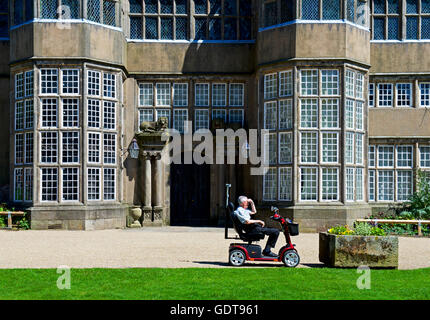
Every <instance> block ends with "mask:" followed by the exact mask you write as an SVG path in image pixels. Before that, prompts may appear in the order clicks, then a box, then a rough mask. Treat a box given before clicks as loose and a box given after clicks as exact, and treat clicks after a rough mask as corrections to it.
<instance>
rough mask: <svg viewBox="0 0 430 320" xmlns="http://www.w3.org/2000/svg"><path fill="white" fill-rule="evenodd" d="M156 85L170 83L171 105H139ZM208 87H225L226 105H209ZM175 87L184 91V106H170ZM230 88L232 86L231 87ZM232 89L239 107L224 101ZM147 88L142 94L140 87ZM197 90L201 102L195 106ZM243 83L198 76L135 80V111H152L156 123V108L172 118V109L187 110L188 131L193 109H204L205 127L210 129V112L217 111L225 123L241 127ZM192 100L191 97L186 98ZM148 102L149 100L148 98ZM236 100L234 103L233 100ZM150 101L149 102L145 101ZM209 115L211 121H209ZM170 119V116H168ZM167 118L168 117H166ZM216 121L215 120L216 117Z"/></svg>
mask: <svg viewBox="0 0 430 320" xmlns="http://www.w3.org/2000/svg"><path fill="white" fill-rule="evenodd" d="M160 82H164V83H169V84H170V90H171V102H172V101H173V103H171V105H170V106H156V105H155V101H154V100H153V101H152V104H151V105H149V103H146V105H144V106H143V105H142V104H143V100H145V99H146V97H149V98H151V96H154V95H155V93H154V92H155V91H154V90H155V86H156V84H157V83H160ZM212 84H222V85H224V86H225V88H226V93H225V99H226V105H225V106H214V105H213V103H212V102H213V97H212V92H213V90H212ZM176 85H180V86H184V88H185V90H186V97H185V98H186V101H187V103H188V104H187V105H184V106H179V105H176V104H175V103H174V95H175V86H176ZM232 85H233V86H232ZM234 86H237V87H240V90H239V91H238V92H237V93H238V94H240V95H241V97H240V99H239V100H241V101H240V103H238V104H242V105H241V106H236V105H231V104H229V102H230V100H231V99H228V98H227V97H229V96H230V94H231V92H230V89H231V88H233V89H234ZM145 87H146V88H147V90H146V93H145V92H144V88H145ZM199 88H200V89H201V90H203V91H201V92H202V93H204V96H203V98H204V99H201V100H204V101H200V102H202V103H199V101H198V100H199V96H198V92H196V89H199ZM244 91H245V82H244V81H243V80H242V79H223V78H219V77H216V78H213V79H207V78H205V79H202V78H201V77H196V78H194V77H187V78H183V77H179V78H172V79H170V78H169V79H166V78H154V79H145V80H142V81H138V83H137V96H138V106H137V109H138V113H139V112H140V111H139V110H142V109H148V110H150V109H151V110H154V111H153V112H154V117H153V120H154V121H157V116H156V112H157V110H158V109H169V110H171V112H170V113H171V116H173V114H174V110H175V109H187V110H189V111H188V120H189V121H190V120H192V121H193V122H194V124H193V128H188V129H190V130H195V121H194V120H195V114H196V113H195V110H196V109H207V110H209V128H210V127H211V120H213V119H214V118H213V116H214V111H215V110H218V111H220V112H222V113H223V117H222V119H223V120H224V121H225V122H226V123H227V122H228V120H231V121H230V122H238V123H239V122H240V124H241V125H242V126H243V125H244V120H245V118H244V108H245V106H244V104H245V103H244V97H245V93H244ZM190 97H192V98H190ZM149 100H150V99H149ZM196 100H197V104H196ZM235 101H236V100H235ZM148 102H151V101H148ZM211 116H212V118H211ZM169 117H170V116H169ZM136 118H137V127H139V126H140V117H136ZM170 118H171V117H170ZM217 118H219V117H217ZM172 121H173V118H171V119H170V123H169V126H170V125H172V126H173V122H172Z"/></svg>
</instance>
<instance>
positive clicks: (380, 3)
mask: <svg viewBox="0 0 430 320" xmlns="http://www.w3.org/2000/svg"><path fill="white" fill-rule="evenodd" d="M373 13H385V0H373Z"/></svg>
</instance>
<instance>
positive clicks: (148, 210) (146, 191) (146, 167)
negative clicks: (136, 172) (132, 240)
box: [142, 152, 152, 222]
mask: <svg viewBox="0 0 430 320" xmlns="http://www.w3.org/2000/svg"><path fill="white" fill-rule="evenodd" d="M142 164H143V166H142V169H143V174H142V180H143V181H142V189H143V190H142V191H143V194H142V196H143V197H142V203H143V221H144V222H151V221H152V177H151V156H150V155H149V154H148V153H147V152H144V153H143V157H142Z"/></svg>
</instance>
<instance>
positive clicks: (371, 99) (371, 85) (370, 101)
mask: <svg viewBox="0 0 430 320" xmlns="http://www.w3.org/2000/svg"><path fill="white" fill-rule="evenodd" d="M375 88H376V87H375V83H373V82H369V88H368V93H367V99H368V100H367V101H368V105H369V108H374V107H375Z"/></svg>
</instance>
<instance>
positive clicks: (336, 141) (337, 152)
mask: <svg viewBox="0 0 430 320" xmlns="http://www.w3.org/2000/svg"><path fill="white" fill-rule="evenodd" d="M325 135H326V136H327V135H330V136H332V135H335V137H336V138H335V139H334V141H335V144H333V143H332V144H326V146H331V147H333V146H335V147H336V150H335V151H334V150H328V152H333V151H334V152H335V153H334V154H331V155H330V154H329V155H327V156H324V145H325V144H324V136H325ZM319 139H320V141H319V145H320V146H321V147H320V148H319V152H320V154H319V159H320V161H319V163H320V164H321V165H326V164H339V163H340V159H339V156H340V146H339V141H340V134H339V131H327V130H324V131H321V132H320V134H319ZM329 140H330V142H332V141H331V140H333V139H332V138H329ZM317 148H318V147H317ZM331 158H335V159H336V161H324V159H331Z"/></svg>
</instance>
